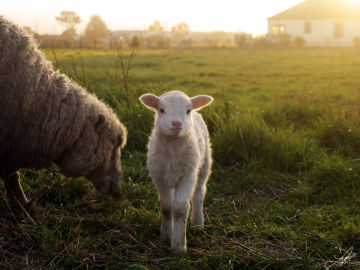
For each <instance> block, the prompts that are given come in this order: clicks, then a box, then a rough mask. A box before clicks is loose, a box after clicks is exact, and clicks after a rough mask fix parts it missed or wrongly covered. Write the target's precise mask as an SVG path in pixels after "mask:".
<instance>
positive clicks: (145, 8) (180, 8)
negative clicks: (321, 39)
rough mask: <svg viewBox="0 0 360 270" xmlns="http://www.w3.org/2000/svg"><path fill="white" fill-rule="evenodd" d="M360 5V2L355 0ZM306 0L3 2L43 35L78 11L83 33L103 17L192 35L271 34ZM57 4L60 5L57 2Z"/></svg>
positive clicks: (0, 5) (7, 12) (121, 25)
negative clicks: (283, 15) (270, 21)
mask: <svg viewBox="0 0 360 270" xmlns="http://www.w3.org/2000/svg"><path fill="white" fill-rule="evenodd" d="M352 1H359V2H360V0H352ZM301 2H303V0H272V1H269V0H216V1H214V0H181V1H178V0H126V1H124V0H97V1H94V0H87V1H80V0H60V1H50V0H1V1H0V15H4V16H5V17H6V18H8V19H10V20H12V21H14V22H15V23H17V24H19V25H21V26H29V27H31V28H32V29H33V30H34V31H35V32H38V33H40V34H60V33H61V32H62V31H63V30H64V28H63V27H62V26H61V25H60V24H59V23H58V22H57V21H56V20H55V17H56V16H59V15H60V12H61V11H62V10H71V11H75V12H76V13H77V14H78V15H79V16H80V18H81V20H82V23H81V24H80V25H79V26H77V30H78V32H79V33H81V32H83V31H84V29H85V27H86V24H87V23H88V22H89V19H90V16H91V15H94V14H97V15H100V16H101V17H102V19H103V20H104V21H105V23H106V25H107V26H108V28H109V29H110V30H145V29H147V28H148V27H149V25H150V24H151V23H152V22H154V21H155V20H158V21H160V22H161V23H165V24H166V25H167V27H168V30H171V27H172V26H174V25H176V24H178V23H179V22H186V23H187V24H188V25H189V26H190V30H191V31H218V30H223V31H229V32H238V31H241V32H247V33H251V34H253V35H259V34H265V33H266V31H267V20H266V19H267V18H268V17H271V16H273V15H275V14H277V13H280V12H282V11H284V10H286V9H288V8H290V7H293V6H294V5H296V4H299V3H301ZM55 3H56V4H55Z"/></svg>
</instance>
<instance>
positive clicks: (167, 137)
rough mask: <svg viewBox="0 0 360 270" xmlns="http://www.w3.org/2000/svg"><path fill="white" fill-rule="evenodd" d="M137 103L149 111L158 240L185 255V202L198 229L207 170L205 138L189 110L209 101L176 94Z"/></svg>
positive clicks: (149, 161) (200, 124)
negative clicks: (152, 116)
mask: <svg viewBox="0 0 360 270" xmlns="http://www.w3.org/2000/svg"><path fill="white" fill-rule="evenodd" d="M140 100H141V102H142V103H143V104H144V105H145V106H147V107H148V108H150V109H152V110H154V111H155V126H154V129H153V131H152V134H151V137H150V140H149V144H148V159H147V168H148V170H149V174H150V176H151V178H152V180H153V182H154V184H155V186H156V189H157V191H158V193H159V199H160V207H161V213H162V223H161V238H162V239H166V238H169V239H171V248H172V249H173V250H174V251H175V252H186V221H187V218H188V214H189V210H190V201H191V204H192V217H191V221H192V224H193V225H196V226H198V227H199V228H200V229H203V228H204V216H203V202H204V197H205V193H206V183H207V181H208V179H209V176H210V173H211V164H212V158H211V145H210V141H209V132H208V130H207V127H206V124H205V122H204V120H203V118H202V116H201V114H199V113H197V112H196V111H195V110H199V109H200V108H202V107H204V106H206V105H208V104H210V103H211V102H212V101H213V98H212V97H211V96H207V95H200V96H195V97H192V98H189V97H188V96H187V95H185V94H184V93H183V92H181V91H170V92H167V93H165V94H164V95H162V96H160V97H157V96H155V95H153V94H144V95H142V96H141V97H140Z"/></svg>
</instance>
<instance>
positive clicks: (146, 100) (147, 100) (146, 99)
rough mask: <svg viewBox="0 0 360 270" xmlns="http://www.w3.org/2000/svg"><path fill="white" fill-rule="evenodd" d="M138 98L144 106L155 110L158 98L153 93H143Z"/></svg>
mask: <svg viewBox="0 0 360 270" xmlns="http://www.w3.org/2000/svg"><path fill="white" fill-rule="evenodd" d="M139 99H140V101H141V102H142V103H143V104H144V105H145V106H146V107H148V108H150V109H153V110H157V108H158V103H159V98H158V97H157V96H155V95H154V94H144V95H142V96H141V97H140V98H139Z"/></svg>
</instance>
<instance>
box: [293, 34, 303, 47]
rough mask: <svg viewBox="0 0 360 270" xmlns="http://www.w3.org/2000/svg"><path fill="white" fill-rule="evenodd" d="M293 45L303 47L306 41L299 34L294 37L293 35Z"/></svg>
mask: <svg viewBox="0 0 360 270" xmlns="http://www.w3.org/2000/svg"><path fill="white" fill-rule="evenodd" d="M293 45H294V46H295V47H297V48H303V47H305V45H306V41H305V39H304V38H303V37H301V36H296V37H294V39H293Z"/></svg>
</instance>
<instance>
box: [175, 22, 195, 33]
mask: <svg viewBox="0 0 360 270" xmlns="http://www.w3.org/2000/svg"><path fill="white" fill-rule="evenodd" d="M189 31H190V26H189V25H188V24H187V23H184V22H181V23H178V24H177V25H175V26H173V27H172V28H171V32H173V33H181V34H187V33H189Z"/></svg>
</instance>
